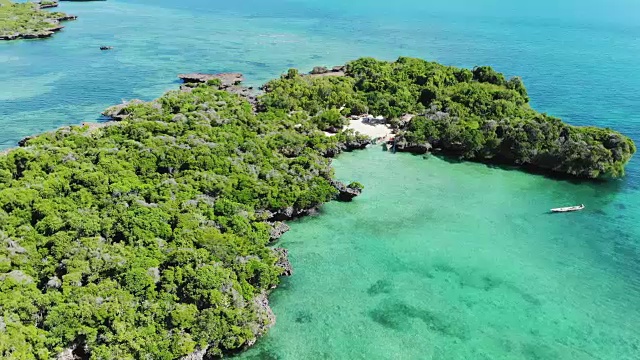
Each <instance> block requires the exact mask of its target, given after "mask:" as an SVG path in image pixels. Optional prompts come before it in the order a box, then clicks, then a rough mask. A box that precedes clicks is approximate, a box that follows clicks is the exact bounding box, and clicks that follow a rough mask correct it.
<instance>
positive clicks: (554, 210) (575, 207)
mask: <svg viewBox="0 0 640 360" xmlns="http://www.w3.org/2000/svg"><path fill="white" fill-rule="evenodd" d="M582 209H584V204H580V205H578V206H568V207H561V208H555V209H551V212H570V211H580V210H582Z"/></svg>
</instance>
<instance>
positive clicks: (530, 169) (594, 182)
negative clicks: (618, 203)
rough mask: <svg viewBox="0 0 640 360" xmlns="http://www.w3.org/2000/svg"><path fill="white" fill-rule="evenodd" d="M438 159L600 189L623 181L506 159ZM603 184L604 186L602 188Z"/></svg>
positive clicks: (617, 187) (615, 188) (614, 188)
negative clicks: (578, 175) (518, 163)
mask: <svg viewBox="0 0 640 360" xmlns="http://www.w3.org/2000/svg"><path fill="white" fill-rule="evenodd" d="M433 156H436V157H437V158H438V159H441V160H443V161H445V162H447V163H449V164H462V163H465V162H473V163H477V164H482V165H485V166H486V167H487V168H490V169H498V170H504V171H519V172H524V173H527V174H531V175H538V176H543V177H545V178H547V179H550V180H560V181H565V182H568V183H570V184H573V185H588V186H591V187H594V186H598V189H600V190H606V191H619V190H620V189H621V188H622V187H623V186H624V181H621V180H617V179H587V178H579V177H576V176H573V175H569V174H563V173H559V172H554V171H551V170H546V169H543V168H540V167H537V166H533V165H530V164H525V165H514V164H511V163H508V162H506V161H501V160H496V159H491V160H485V161H472V160H465V159H461V158H460V157H458V156H455V155H450V154H442V153H439V154H433ZM602 186H604V188H602Z"/></svg>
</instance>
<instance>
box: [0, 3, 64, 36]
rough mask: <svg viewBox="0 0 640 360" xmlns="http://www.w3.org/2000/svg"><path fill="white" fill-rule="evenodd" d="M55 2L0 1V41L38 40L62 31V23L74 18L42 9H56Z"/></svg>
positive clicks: (56, 4)
mask: <svg viewBox="0 0 640 360" xmlns="http://www.w3.org/2000/svg"><path fill="white" fill-rule="evenodd" d="M57 6H58V3H57V2H55V1H47V0H45V1H42V2H40V3H33V2H24V3H14V2H11V1H10V0H0V40H18V39H40V38H47V37H50V36H52V35H53V34H54V33H56V32H58V31H60V30H62V29H63V28H64V26H62V25H60V22H62V21H68V20H75V19H76V16H74V15H67V14H65V13H61V12H50V11H46V10H43V9H46V8H52V7H57Z"/></svg>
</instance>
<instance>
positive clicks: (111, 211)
mask: <svg viewBox="0 0 640 360" xmlns="http://www.w3.org/2000/svg"><path fill="white" fill-rule="evenodd" d="M346 74H347V76H344V77H336V76H327V77H321V76H318V77H310V76H301V75H300V74H298V72H297V71H296V70H290V71H289V72H288V73H287V74H286V75H283V76H282V77H281V78H280V79H276V80H273V81H271V82H269V83H268V84H267V85H266V86H265V90H266V93H265V94H264V95H263V96H262V97H261V99H260V102H259V104H258V107H257V108H258V112H257V113H255V112H253V111H252V107H251V105H250V104H249V102H247V101H246V100H245V99H242V98H240V97H239V96H238V95H234V94H230V93H227V92H224V91H221V90H219V89H218V87H219V86H220V82H219V81H213V82H210V83H208V84H201V85H193V86H192V87H186V88H185V91H172V92H169V93H167V94H165V95H164V96H162V97H161V98H159V99H158V100H156V101H153V102H149V103H142V102H133V103H130V104H129V105H126V106H124V107H123V108H122V109H121V110H119V112H118V113H119V114H121V115H127V116H125V120H123V121H121V122H118V123H110V124H107V125H109V126H104V127H98V128H96V127H70V128H63V129H60V130H58V131H55V132H51V133H47V134H43V135H40V136H36V137H34V138H31V139H29V140H26V141H25V142H24V143H23V146H22V147H20V148H17V149H14V150H12V151H9V152H8V153H7V154H5V155H2V156H0V356H1V357H2V358H3V359H50V358H53V357H55V356H56V355H57V354H59V353H61V352H63V351H64V350H65V349H70V350H71V349H75V350H73V351H75V352H76V354H77V355H79V356H82V355H87V356H90V357H91V358H92V359H176V358H179V357H181V356H184V355H186V354H189V353H191V352H193V351H195V350H198V349H203V350H204V351H206V352H207V354H208V355H209V356H221V355H223V354H226V353H227V352H231V351H235V350H238V349H242V348H243V347H245V346H248V345H251V344H253V343H254V342H255V341H256V339H257V337H259V336H260V335H262V334H263V333H264V332H265V331H267V328H268V327H269V325H270V324H271V323H272V320H273V319H272V315H271V314H270V310H269V309H268V305H267V304H266V298H265V296H266V294H267V293H268V292H269V291H270V289H273V288H274V287H275V286H276V285H277V283H278V277H279V275H280V274H282V273H283V271H285V270H283V269H286V264H284V263H283V259H282V258H281V255H282V254H283V253H286V252H282V251H281V252H277V251H273V250H272V249H271V248H270V247H269V246H268V245H269V242H270V241H271V237H272V236H273V235H272V234H273V231H274V230H276V229H275V227H277V226H278V225H274V224H272V223H270V221H274V220H278V219H282V218H287V217H292V216H299V215H304V214H305V213H306V211H307V210H309V209H312V208H314V207H317V206H319V205H320V204H322V203H324V202H327V201H330V200H332V199H335V198H340V199H344V200H345V201H348V200H350V199H351V198H352V197H353V196H355V195H357V194H358V193H359V191H360V190H362V188H363V186H362V184H360V183H357V182H354V183H351V184H349V185H348V186H344V184H341V183H337V182H335V181H333V180H332V176H333V173H332V169H331V167H330V161H329V159H327V157H331V156H335V155H337V154H338V153H340V152H341V151H344V150H345V149H350V148H359V147H362V146H363V145H364V144H366V143H367V142H366V141H365V140H364V139H363V138H362V137H358V136H354V134H353V133H351V132H344V131H339V132H338V133H337V134H336V135H335V136H331V137H329V136H326V135H325V134H324V133H323V130H326V129H328V128H339V127H340V126H341V125H342V124H343V123H344V120H345V116H347V115H350V114H360V113H364V112H371V113H374V114H376V115H378V114H379V115H384V116H386V117H387V118H390V119H396V118H398V117H400V116H401V115H403V114H406V113H413V114H420V115H419V116H417V117H415V118H413V119H412V120H411V121H408V122H406V121H404V120H402V121H400V120H398V121H396V123H397V124H398V126H399V127H400V130H399V134H398V138H399V139H400V141H401V143H403V144H405V145H407V146H414V147H415V146H417V147H423V148H427V143H428V144H430V145H432V146H435V147H441V148H442V149H443V150H446V151H447V152H450V153H455V154H458V155H459V156H461V157H463V158H469V159H477V160H487V159H493V158H500V159H506V160H509V161H511V162H513V163H522V164H524V163H529V164H533V165H536V166H539V167H543V168H547V169H551V170H554V171H561V172H565V173H570V174H575V175H579V176H586V177H598V176H620V175H622V173H623V171H624V169H623V166H624V164H625V163H626V161H628V159H629V158H630V157H631V155H632V154H633V153H634V152H635V147H634V144H633V142H631V140H629V139H628V138H626V137H624V136H622V135H620V134H618V133H616V132H614V131H611V130H605V129H596V128H591V127H586V128H582V127H574V126H569V125H566V124H563V123H562V122H561V121H560V120H558V119H555V118H552V117H549V116H547V115H544V114H539V113H537V112H535V111H533V110H532V109H531V108H530V107H529V105H528V100H529V99H528V96H527V92H526V89H525V87H524V85H523V84H522V81H521V80H520V79H518V78H514V79H511V80H506V79H505V78H504V76H503V75H501V74H499V73H496V72H495V71H493V70H492V69H491V68H488V67H480V68H476V69H474V70H473V71H472V70H466V69H457V68H453V67H446V66H442V65H439V64H436V63H430V62H426V61H422V60H417V59H408V58H400V59H399V60H398V61H396V62H393V63H389V62H380V61H376V60H373V59H360V60H357V61H354V62H352V63H350V64H349V65H348V67H347V71H346ZM334 130H337V129H334ZM278 231H281V230H278ZM286 271H290V269H288V270H286ZM70 350H69V351H70Z"/></svg>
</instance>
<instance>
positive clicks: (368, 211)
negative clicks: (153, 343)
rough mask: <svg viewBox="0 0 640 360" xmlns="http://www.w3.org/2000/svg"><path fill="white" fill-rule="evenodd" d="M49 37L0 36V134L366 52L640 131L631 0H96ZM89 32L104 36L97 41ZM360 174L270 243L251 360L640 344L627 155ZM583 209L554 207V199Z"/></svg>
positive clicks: (623, 355) (401, 161) (464, 355)
mask: <svg viewBox="0 0 640 360" xmlns="http://www.w3.org/2000/svg"><path fill="white" fill-rule="evenodd" d="M58 10H60V11H64V12H68V13H71V14H75V15H78V20H77V21H73V22H67V23H66V24H65V26H66V28H65V29H64V30H63V31H62V32H60V33H59V34H56V35H55V36H54V37H53V38H50V39H46V40H28V41H16V42H3V43H0V84H1V85H0V128H1V131H0V148H8V147H12V146H15V144H16V143H17V141H18V140H20V139H21V138H23V137H24V136H27V135H32V134H35V133H39V132H43V131H49V130H53V129H55V128H57V127H60V126H64V125H70V124H79V123H81V122H83V121H95V120H97V119H98V118H99V114H100V112H101V111H102V110H103V109H104V108H105V107H107V106H109V105H112V104H115V103H119V102H121V101H122V100H128V99H132V98H140V99H144V100H150V99H153V98H155V97H158V96H160V95H161V94H162V93H163V92H164V91H166V90H169V89H173V88H176V87H177V86H178V81H177V77H176V75H177V74H179V73H183V72H226V71H239V72H242V73H244V74H245V78H246V79H247V82H248V83H249V84H252V85H260V84H262V83H264V82H265V81H266V80H268V79H270V78H273V77H276V76H278V75H279V74H281V73H283V72H285V71H286V70H287V69H288V68H290V67H298V68H300V69H301V70H305V71H307V70H310V69H311V68H312V67H313V66H316V65H327V66H330V65H337V64H343V63H344V62H346V61H348V60H351V59H355V58H358V57H361V56H374V57H378V58H382V59H389V60H392V59H395V58H397V57H398V56H415V57H421V58H425V59H429V60H435V61H439V62H442V63H445V64H448V65H456V66H465V67H473V66H475V65H491V66H493V67H494V68H496V69H497V70H499V71H501V72H504V73H506V74H507V75H509V76H511V75H520V76H522V78H523V79H524V81H525V84H526V85H527V88H528V90H529V95H530V97H531V99H532V105H533V106H534V107H535V108H536V109H537V110H539V111H542V112H547V113H549V114H552V115H555V116H558V117H561V118H563V119H564V120H566V121H568V122H570V123H572V124H576V125H597V126H606V127H611V128H614V129H616V130H619V131H621V132H623V133H624V134H626V135H628V136H630V137H632V138H633V139H634V140H635V141H636V143H638V144H640V95H639V93H638V89H639V88H640V65H639V64H640V63H639V62H638V59H640V2H638V1H637V0H582V1H577V0H555V1H552V0H539V1H535V2H533V1H529V2H525V1H509V0H485V1H482V0H476V1H471V0H449V1H438V2H434V1H424V0H423V1H417V0H396V1H393V2H389V1H380V0H369V1H364V0H351V1H348V2H347V1H337V0H323V1H319V0H288V1H287V0H271V1H258V0H237V1H232V2H213V1H204V0H183V1H180V2H177V1H169V0H156V1H143V0H108V1H106V2H64V3H61V5H60V7H59V9H58ZM101 45H109V46H113V47H114V49H113V50H112V51H100V50H99V47H100V46H101ZM335 166H336V170H337V175H338V177H340V178H342V179H344V180H358V181H360V182H362V183H364V184H365V186H366V187H367V189H366V191H365V193H364V194H363V196H362V197H361V198H359V199H357V200H356V201H355V202H354V203H352V204H333V203H332V204H328V205H327V206H326V207H325V209H324V211H323V214H322V215H321V216H319V217H315V218H310V219H305V220H303V221H300V222H298V223H294V224H293V227H292V230H291V232H290V233H288V234H287V235H286V236H285V237H284V238H283V239H282V241H281V244H280V245H282V246H285V247H287V248H289V249H290V253H291V259H292V262H293V265H294V268H295V269H296V273H295V274H294V276H293V277H291V278H290V279H287V280H285V281H284V283H283V286H282V287H281V288H280V289H278V290H276V291H275V292H274V294H272V305H273V308H274V311H275V312H276V315H277V316H278V322H277V324H276V326H275V327H274V328H273V330H272V331H271V333H270V334H269V335H268V336H267V337H266V338H265V339H263V340H262V341H260V342H259V343H258V345H257V346H256V347H255V348H254V349H252V350H250V351H249V352H247V353H246V354H245V355H243V356H244V357H245V358H253V359H262V358H265V359H266V358H269V359H354V358H363V359H365V358H366V359H607V360H608V359H611V360H618V359H629V360H634V359H640V325H638V324H640V225H639V224H640V156H636V158H634V159H633V160H632V161H631V163H630V164H629V166H628V168H627V176H626V178H625V179H623V180H620V181H612V182H609V183H604V184H599V183H597V184H593V183H591V184H587V183H572V182H567V181H558V180H552V179H547V178H544V177H541V176H537V175H530V174H524V173H521V172H518V171H508V170H504V169H493V168H489V167H486V166H484V165H478V164H449V163H447V162H444V161H442V160H439V159H436V158H431V159H429V160H424V159H422V158H419V157H412V156H409V155H406V156H405V155H400V154H399V155H390V154H387V153H382V152H379V151H377V149H370V150H367V151H364V152H360V153H352V154H347V155H345V156H343V157H340V158H339V159H338V160H336V162H335ZM579 203H584V204H585V205H587V210H585V211H583V212H581V213H576V214H570V215H568V216H561V217H558V216H550V215H548V214H546V213H545V212H546V210H547V209H549V208H550V207H555V206H563V205H574V204H579Z"/></svg>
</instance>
